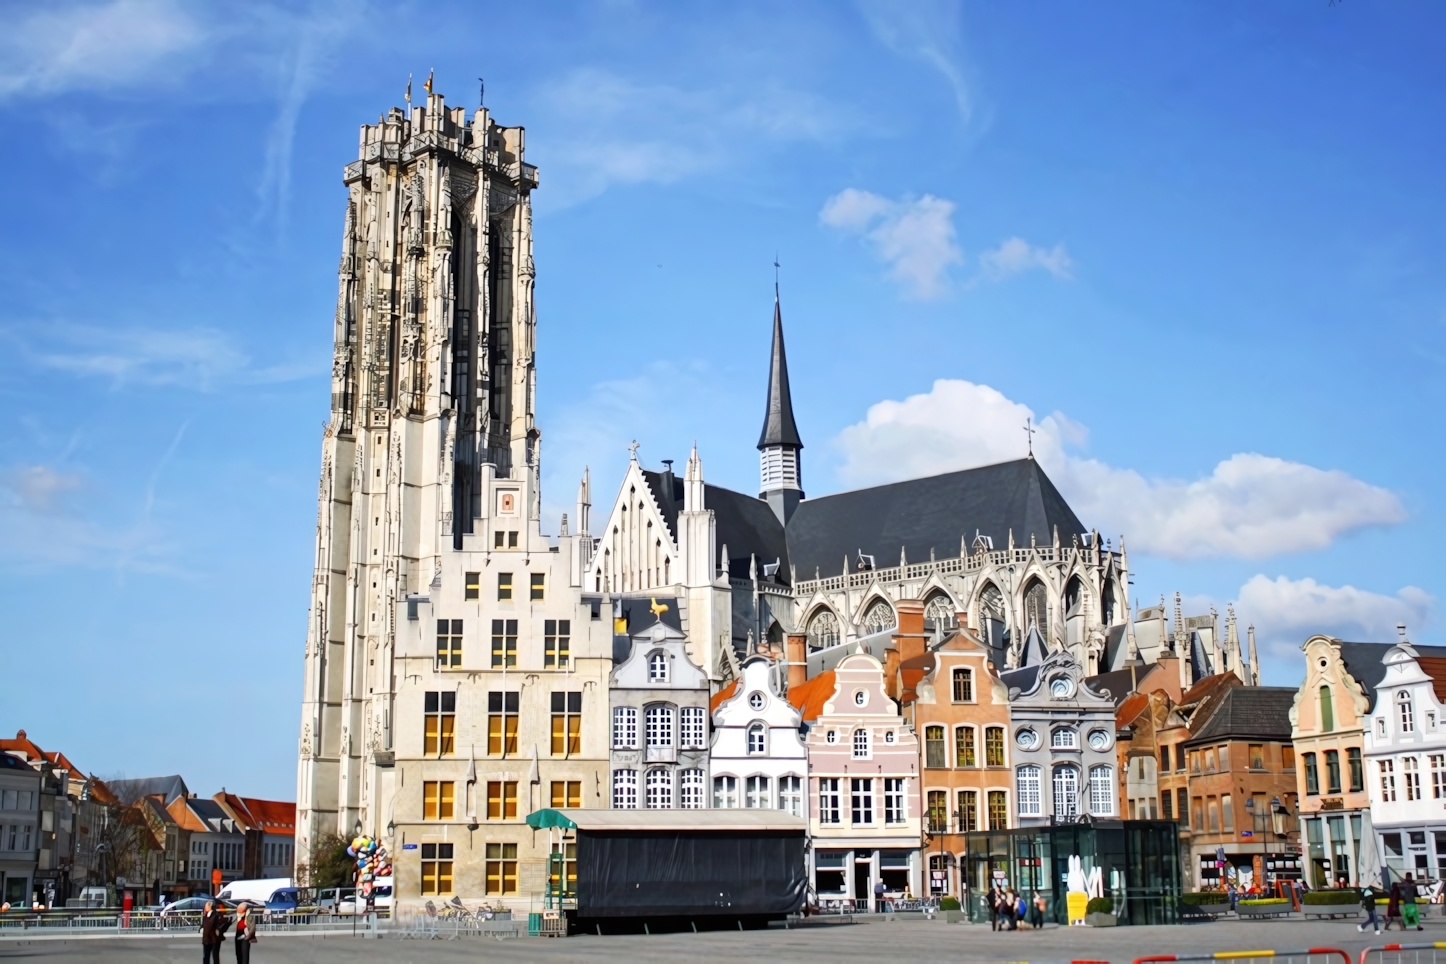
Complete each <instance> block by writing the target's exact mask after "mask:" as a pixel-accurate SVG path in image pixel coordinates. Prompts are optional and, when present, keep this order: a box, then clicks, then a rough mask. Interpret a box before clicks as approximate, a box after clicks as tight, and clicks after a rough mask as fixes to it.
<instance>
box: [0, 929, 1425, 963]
mask: <svg viewBox="0 0 1446 964" xmlns="http://www.w3.org/2000/svg"><path fill="white" fill-rule="evenodd" d="M1403 939H1404V941H1411V942H1415V941H1432V940H1446V921H1442V920H1429V921H1427V922H1426V930H1425V932H1424V933H1417V932H1414V931H1413V932H1411V933H1409V934H1402V933H1400V932H1399V931H1392V932H1389V934H1387V935H1383V936H1382V937H1380V938H1376V937H1374V935H1364V934H1360V933H1358V932H1357V931H1356V927H1355V923H1354V922H1352V921H1303V920H1270V921H1235V920H1221V921H1215V922H1213V923H1208V924H1190V925H1177V926H1171V927H1116V928H1085V927H1075V928H1068V927H1054V926H1051V927H1047V928H1045V929H1044V930H1042V931H1029V930H1021V931H1016V932H1002V933H995V932H993V931H990V930H989V928H988V927H985V926H980V925H960V924H955V925H950V924H945V923H943V922H942V921H917V920H916V921H903V920H899V921H894V922H886V921H881V920H880V921H870V922H868V923H861V924H854V925H829V926H814V927H806V928H801V929H794V930H784V929H782V928H781V927H774V928H770V929H769V930H766V931H747V932H741V933H740V932H738V931H717V932H713V933H701V934H691V933H688V934H662V935H653V936H643V935H637V936H619V937H596V936H591V937H589V936H579V937H569V938H565V939H552V940H549V939H545V938H515V939H511V940H505V941H499V940H495V939H490V938H470V939H465V940H454V941H409V940H395V939H383V940H379V941H364V940H362V939H360V938H352V937H336V936H332V937H327V938H320V937H311V936H300V935H267V936H266V937H263V939H262V940H261V941H260V942H259V943H258V944H256V946H255V948H254V950H253V952H252V955H251V960H252V964H343V962H350V961H354V960H356V959H357V958H358V957H365V958H368V959H370V960H372V961H385V962H396V964H412V962H416V964H434V962H435V964H452V962H457V964H461V962H463V961H468V962H475V961H477V960H478V959H485V960H487V961H489V962H491V961H585V962H587V964H599V962H609V961H617V962H625V964H637V962H644V961H677V960H684V959H694V960H697V959H706V960H708V961H710V962H712V961H757V960H759V959H770V960H774V961H870V962H878V961H886V962H887V961H890V960H893V959H899V958H902V959H903V960H907V961H910V962H913V961H1010V962H1026V961H1027V962H1034V964H1042V962H1056V961H1065V962H1067V961H1070V960H1090V961H1109V962H1111V964H1129V962H1130V961H1132V960H1134V959H1135V958H1137V957H1144V956H1146V955H1153V954H1184V953H1208V952H1213V951H1231V950H1251V949H1259V948H1274V949H1277V950H1280V951H1286V950H1292V949H1299V948H1305V947H1338V948H1341V949H1342V950H1344V951H1346V952H1347V953H1348V954H1350V955H1351V960H1352V962H1354V961H1356V960H1358V959H1359V955H1360V952H1361V950H1362V949H1363V948H1364V947H1366V946H1367V944H1382V943H1387V942H1388V941H1402V940H1403ZM200 950H201V949H200V947H199V945H198V943H197V942H196V941H195V940H194V939H187V938H174V937H171V938H160V937H155V938H100V939H82V940H61V939H48V940H36V941H24V940H20V939H5V940H0V961H6V962H9V961H17V962H25V964H67V962H70V961H82V960H84V961H87V962H91V961H96V960H104V961H106V962H107V964H195V962H196V961H197V960H198V959H199V957H200ZM233 953H234V952H233V949H232V947H231V946H230V945H229V944H228V945H227V946H226V947H225V948H224V949H223V951H222V954H223V957H222V961H223V962H225V964H230V961H232V960H233V959H234V958H233ZM1296 964H1303V958H1296ZM1312 964H1340V959H1339V958H1336V959H1335V961H1334V962H1328V959H1326V958H1315V959H1314V960H1313V962H1312ZM1372 964H1376V962H1375V961H1374V959H1373V962H1372ZM1388 964H1389V962H1388ZM1407 964H1446V951H1442V952H1441V956H1440V957H1439V958H1433V957H1432V956H1431V952H1427V953H1426V955H1424V956H1422V957H1420V959H1419V960H1416V959H1415V957H1414V956H1413V957H1411V958H1408V962H1407Z"/></svg>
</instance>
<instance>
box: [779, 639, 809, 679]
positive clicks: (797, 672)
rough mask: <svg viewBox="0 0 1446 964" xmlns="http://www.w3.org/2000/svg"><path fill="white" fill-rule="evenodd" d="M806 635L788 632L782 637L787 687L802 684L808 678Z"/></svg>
mask: <svg viewBox="0 0 1446 964" xmlns="http://www.w3.org/2000/svg"><path fill="white" fill-rule="evenodd" d="M807 640H808V637H807V636H805V635H804V634H803V633H789V634H788V635H786V636H784V637H783V648H784V655H785V656H786V657H787V659H788V688H789V689H793V688H794V687H795V686H802V685H803V684H804V682H805V681H807V679H808V644H807Z"/></svg>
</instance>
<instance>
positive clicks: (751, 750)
mask: <svg viewBox="0 0 1446 964" xmlns="http://www.w3.org/2000/svg"><path fill="white" fill-rule="evenodd" d="M767 752H768V731H767V729H766V728H765V727H764V725H763V724H762V723H754V724H753V725H752V726H750V727H749V728H748V755H749V756H761V755H763V754H764V753H767Z"/></svg>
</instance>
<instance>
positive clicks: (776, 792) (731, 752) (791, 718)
mask: <svg viewBox="0 0 1446 964" xmlns="http://www.w3.org/2000/svg"><path fill="white" fill-rule="evenodd" d="M778 682H779V680H778V672H777V667H776V665H775V664H774V663H773V661H772V660H770V659H768V658H767V657H765V656H751V657H749V658H748V659H746V660H744V661H743V665H742V667H741V672H740V674H739V678H738V679H737V681H736V683H735V684H730V686H731V690H732V691H731V694H728V691H727V690H724V691H722V692H721V693H720V695H723V694H728V695H726V696H725V698H724V699H723V700H722V701H721V702H720V703H719V704H718V706H717V708H716V709H715V710H714V711H713V745H712V760H711V766H712V769H713V786H712V805H713V806H715V807H764V808H768V807H772V808H775V809H778V810H784V811H787V812H788V813H791V814H793V815H794V816H797V817H806V816H808V810H807V796H806V786H807V784H808V751H807V749H806V748H805V747H804V744H803V735H802V726H803V718H802V716H801V715H800V713H799V711H798V710H797V709H795V708H794V707H793V705H792V704H790V703H789V702H788V700H787V699H785V698H784V697H782V696H780V695H779V694H778V689H779V686H778Z"/></svg>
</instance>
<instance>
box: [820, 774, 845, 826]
mask: <svg viewBox="0 0 1446 964" xmlns="http://www.w3.org/2000/svg"><path fill="white" fill-rule="evenodd" d="M838 785H839V778H838V777H819V778H818V822H819V823H821V824H828V825H830V826H836V825H838V824H840V823H842V822H843V815H842V813H840V807H839V795H840V794H839V786H838Z"/></svg>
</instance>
